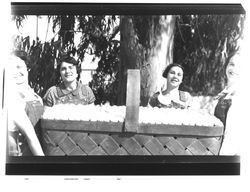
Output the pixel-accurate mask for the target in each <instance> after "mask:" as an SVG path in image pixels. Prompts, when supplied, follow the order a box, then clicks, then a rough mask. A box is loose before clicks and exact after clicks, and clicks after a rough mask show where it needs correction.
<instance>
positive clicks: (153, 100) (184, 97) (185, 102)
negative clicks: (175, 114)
mask: <svg viewBox="0 0 250 192" xmlns="http://www.w3.org/2000/svg"><path fill="white" fill-rule="evenodd" d="M159 95H160V92H156V93H155V94H154V95H153V96H152V97H150V98H149V105H150V106H151V107H159V108H176V109H178V108H179V109H186V108H188V107H190V103H191V95H190V94H189V93H188V92H185V91H180V90H179V99H180V101H181V102H182V103H177V102H175V101H171V103H170V104H169V105H165V104H162V103H161V102H160V101H159V99H158V96H159Z"/></svg>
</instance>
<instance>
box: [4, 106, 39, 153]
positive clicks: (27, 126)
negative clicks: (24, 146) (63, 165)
mask: <svg viewBox="0 0 250 192" xmlns="http://www.w3.org/2000/svg"><path fill="white" fill-rule="evenodd" d="M9 112H10V114H11V115H13V117H12V118H13V120H14V123H15V124H16V126H17V127H18V128H19V129H20V131H21V132H22V133H23V134H24V135H25V137H26V139H27V142H28V144H29V147H30V150H31V151H32V153H33V155H36V156H44V153H43V150H42V147H41V145H40V142H39V140H38V138H37V135H36V133H35V129H34V127H33V125H32V124H31V122H30V120H29V118H28V116H27V115H26V113H25V111H24V110H22V109H20V108H18V107H17V108H15V109H10V111H9Z"/></svg>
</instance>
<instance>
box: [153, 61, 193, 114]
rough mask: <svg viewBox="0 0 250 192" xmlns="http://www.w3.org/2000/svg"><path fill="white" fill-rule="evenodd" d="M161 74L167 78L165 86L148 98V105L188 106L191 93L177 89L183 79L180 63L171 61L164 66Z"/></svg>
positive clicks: (166, 106) (181, 107)
mask: <svg viewBox="0 0 250 192" xmlns="http://www.w3.org/2000/svg"><path fill="white" fill-rule="evenodd" d="M162 76H163V77H164V78H166V80H167V88H166V89H165V90H162V91H160V92H156V93H155V94H154V95H153V96H152V97H150V98H149V105H150V106H152V107H165V108H180V109H185V108H188V107H189V106H190V102H191V95H190V94H189V93H188V92H185V91H181V90H179V86H180V84H181V83H182V80H183V68H182V66H181V65H180V64H177V63H173V64H170V65H168V66H167V67H166V69H165V70H164V72H163V74H162Z"/></svg>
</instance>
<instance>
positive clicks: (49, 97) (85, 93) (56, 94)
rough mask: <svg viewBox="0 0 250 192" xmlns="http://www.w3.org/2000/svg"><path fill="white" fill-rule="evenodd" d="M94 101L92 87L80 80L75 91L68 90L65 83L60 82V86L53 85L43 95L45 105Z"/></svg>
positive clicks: (85, 103)
mask: <svg viewBox="0 0 250 192" xmlns="http://www.w3.org/2000/svg"><path fill="white" fill-rule="evenodd" d="M94 101H95V96H94V93H93V91H92V90H91V88H90V87H88V86H87V85H83V84H81V83H80V82H77V87H76V89H75V90H73V91H68V90H67V89H66V87H65V85H64V83H61V84H59V86H53V87H51V88H49V90H48V91H47V93H46V94H45V96H44V97H43V103H44V105H45V106H49V107H52V106H54V105H57V104H66V103H74V104H83V105H88V104H91V103H93V102H94Z"/></svg>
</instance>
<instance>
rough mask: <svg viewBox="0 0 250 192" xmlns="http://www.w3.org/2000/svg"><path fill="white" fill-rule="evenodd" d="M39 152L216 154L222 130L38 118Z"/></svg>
mask: <svg viewBox="0 0 250 192" xmlns="http://www.w3.org/2000/svg"><path fill="white" fill-rule="evenodd" d="M42 130H43V149H44V152H45V154H46V155H49V156H55V155H56V156H64V155H69V156H72V155H218V153H219V149H220V146H221V141H222V135H223V127H220V126H190V125H164V124H140V125H139V128H138V130H137V131H136V132H126V131H125V129H124V123H122V122H98V121H71V120H49V119H42Z"/></svg>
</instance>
